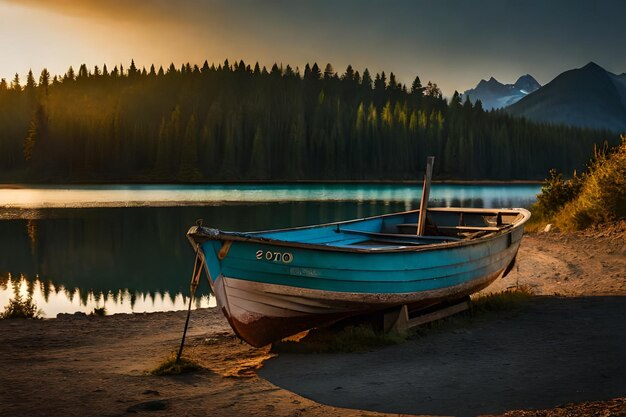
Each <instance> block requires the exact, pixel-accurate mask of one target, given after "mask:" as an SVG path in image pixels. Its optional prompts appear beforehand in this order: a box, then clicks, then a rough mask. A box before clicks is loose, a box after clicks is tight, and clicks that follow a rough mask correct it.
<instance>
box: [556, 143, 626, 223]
mask: <svg viewBox="0 0 626 417" xmlns="http://www.w3.org/2000/svg"><path fill="white" fill-rule="evenodd" d="M625 218H626V135H625V136H622V143H621V144H620V145H619V146H617V147H616V149H615V150H614V151H613V152H611V153H610V154H609V153H602V154H600V155H599V156H598V157H597V158H596V161H595V163H594V164H593V166H592V169H591V170H590V173H589V174H588V175H586V178H585V180H584V182H583V184H582V187H581V190H580V192H579V193H578V195H577V197H576V198H574V199H573V200H572V201H570V202H569V203H567V204H565V206H564V207H563V208H562V209H561V210H560V211H559V212H558V213H557V215H556V219H555V220H556V225H557V226H558V227H559V228H561V229H563V230H580V229H584V228H586V227H589V226H592V225H597V224H604V223H610V222H614V221H617V220H622V219H625Z"/></svg>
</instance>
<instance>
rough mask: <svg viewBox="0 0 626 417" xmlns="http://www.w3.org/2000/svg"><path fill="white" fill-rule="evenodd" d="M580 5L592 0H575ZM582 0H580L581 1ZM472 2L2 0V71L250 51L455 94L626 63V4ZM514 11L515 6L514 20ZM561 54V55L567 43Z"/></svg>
mask: <svg viewBox="0 0 626 417" xmlns="http://www.w3.org/2000/svg"><path fill="white" fill-rule="evenodd" d="M576 3H581V2H576ZM570 6H572V7H570ZM580 6H581V7H573V5H571V2H563V1H559V2H550V3H549V4H546V2H541V1H530V2H525V3H524V4H521V3H510V2H500V1H493V0H490V1H485V2H483V3H482V7H475V5H474V4H471V5H470V4H468V3H467V2H462V1H458V0H457V1H452V2H446V3H445V4H443V3H438V2H429V1H419V2H403V1H397V2H392V3H384V4H383V3H379V2H354V1H349V2H342V3H340V4H334V3H332V2H326V1H322V2H315V3H302V2H296V3H283V2H278V1H273V2H254V1H237V2H222V1H212V2H201V1H194V0H186V1H183V2H176V3H174V2H162V1H157V0H144V1H138V2H124V1H117V0H116V1H108V2H98V1H93V0H88V1H80V2H74V1H67V0H52V1H43V0H27V1H15V0H0V50H2V52H3V59H2V60H1V61H0V77H2V78H6V79H7V80H10V79H11V78H12V77H13V75H14V74H15V72H18V73H19V74H20V76H21V78H22V79H24V77H25V74H26V73H27V72H28V70H29V69H32V70H33V72H34V73H35V74H38V73H39V72H40V71H41V69H42V68H44V67H47V68H48V70H49V71H50V72H51V73H52V74H63V73H64V72H65V71H66V70H67V68H68V67H69V66H70V65H72V66H73V67H74V68H77V67H78V66H79V65H80V64H82V63H85V64H87V66H88V67H89V68H93V66H94V65H98V66H100V67H101V66H102V64H103V63H106V64H107V65H108V66H109V67H111V68H112V67H113V66H114V65H120V64H122V65H124V67H128V65H129V63H130V61H131V59H134V60H135V62H136V64H137V65H138V67H139V68H141V67H142V66H146V67H149V66H150V65H151V64H155V65H156V66H157V68H158V66H159V65H162V66H164V67H167V66H168V65H169V64H170V62H174V63H175V64H176V66H180V64H181V63H186V62H190V63H191V64H192V65H193V64H200V65H201V64H202V62H204V60H205V59H207V60H208V61H209V62H215V63H221V62H223V61H224V59H226V58H228V59H230V60H231V61H233V60H239V59H243V60H244V61H246V62H248V63H252V64H254V62H256V61H258V62H259V63H260V64H261V65H265V66H267V67H268V68H269V67H270V66H271V65H272V64H273V63H274V62H278V63H281V62H282V63H285V64H287V63H289V64H291V65H292V66H293V67H296V66H298V67H299V68H300V70H302V69H303V67H304V65H305V64H306V63H307V62H314V61H317V62H318V63H320V65H321V66H323V65H325V63H326V62H331V63H332V64H333V66H334V67H335V69H336V70H337V71H343V69H345V67H346V66H347V65H348V64H351V65H352V66H353V67H355V68H357V69H359V70H361V71H362V70H363V69H364V68H365V67H368V68H369V69H370V71H373V72H380V71H386V72H387V73H389V72H390V71H393V72H395V73H396V75H397V76H398V79H399V80H400V81H402V82H405V83H410V81H412V79H413V78H414V76H415V75H416V74H419V75H420V77H421V78H422V79H425V80H433V81H434V82H437V83H438V84H439V85H440V86H441V87H442V88H443V91H444V93H445V94H451V93H452V92H453V91H454V89H458V90H460V91H463V90H465V89H467V88H470V87H472V86H473V85H475V84H476V82H477V81H478V80H480V79H481V78H488V77H489V76H494V77H496V78H497V79H499V80H501V81H503V82H514V81H515V79H516V78H517V77H518V76H519V75H522V74H526V73H531V74H533V75H534V76H535V77H536V78H537V80H538V81H539V82H540V83H541V84H544V83H546V82H548V81H550V80H551V79H552V78H553V77H554V76H555V75H557V74H558V73H559V72H561V71H562V70H563V69H564V68H572V67H577V66H581V65H584V64H585V63H587V62H588V61H590V60H594V61H597V62H599V63H601V64H603V65H604V66H605V67H606V68H607V69H609V70H614V71H616V72H622V71H623V69H624V67H625V66H626V58H625V57H624V56H623V54H615V53H614V52H613V51H615V50H618V49H616V48H618V45H623V44H625V43H626V34H625V33H624V31H621V30H620V28H621V22H619V19H620V16H624V14H626V10H625V7H626V6H625V5H624V4H623V3H621V2H602V4H601V5H597V6H596V5H595V4H587V3H584V5H583V4H582V3H581V5H580ZM503 16H509V17H508V18H503ZM557 52H558V53H557Z"/></svg>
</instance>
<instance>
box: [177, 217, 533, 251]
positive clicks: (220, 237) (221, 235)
mask: <svg viewBox="0 0 626 417" xmlns="http://www.w3.org/2000/svg"><path fill="white" fill-rule="evenodd" d="M428 211H430V212H455V213H473V214H477V213H486V214H493V215H497V214H498V213H501V214H517V215H522V218H521V219H519V220H517V221H516V222H514V223H511V226H510V227H506V228H503V229H502V230H499V231H493V232H491V233H488V234H487V235H485V236H481V237H479V238H476V239H463V240H459V241H454V242H443V243H432V244H425V245H419V246H418V245H415V246H395V247H394V246H392V247H388V248H356V247H349V246H331V245H325V244H318V243H302V242H297V241H286V240H280V239H273V238H268V237H261V236H256V235H257V234H261V233H274V232H288V231H295V230H306V229H315V228H322V227H329V226H339V225H345V224H351V223H358V222H362V221H367V220H373V219H379V218H385V217H391V216H399V215H406V214H412V213H416V212H419V210H409V211H404V212H397V213H388V214H382V215H378V216H371V217H365V218H361V219H351V220H344V221H338V222H331V223H324V224H316V225H309V226H298V227H291V228H285V229H272V230H264V231H257V232H251V233H253V234H248V233H245V232H226V231H222V230H219V229H211V230H212V231H217V234H215V233H211V234H208V233H204V232H203V229H209V228H207V227H204V226H198V225H196V226H192V227H191V228H190V229H189V231H188V232H187V237H188V239H189V240H192V241H193V242H194V243H196V244H202V243H204V242H206V241H207V240H217V241H235V242H246V243H259V244H264V245H274V246H281V247H290V248H297V249H306V250H321V251H329V252H349V253H370V254H372V253H398V252H400V253H402V252H421V251H426V250H443V249H449V248H456V247H462V246H469V245H476V244H480V243H484V242H487V241H490V240H492V239H495V238H498V237H500V236H502V235H505V234H509V233H512V232H513V231H514V230H516V229H518V228H520V227H522V226H523V225H524V224H525V223H526V222H527V221H528V220H529V219H530V215H531V214H530V211H528V210H526V209H524V208H505V209H482V208H456V207H438V208H429V209H428Z"/></svg>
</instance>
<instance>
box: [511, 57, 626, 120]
mask: <svg viewBox="0 0 626 417" xmlns="http://www.w3.org/2000/svg"><path fill="white" fill-rule="evenodd" d="M507 111H508V112H509V113H511V114H513V115H516V116H523V117H526V118H528V119H530V120H535V121H539V122H544V123H546V122H547V123H555V124H566V125H571V126H578V127H586V128H593V129H608V130H612V131H616V132H617V131H620V132H621V131H626V80H624V79H621V78H620V77H619V76H616V75H614V74H611V73H609V72H608V71H606V70H605V69H604V68H602V67H600V66H599V65H598V64H596V63H595V62H589V63H588V64H587V65H585V66H584V67H582V68H576V69H571V70H568V71H565V72H563V73H561V74H559V75H558V76H556V77H555V78H554V79H553V80H552V81H550V82H549V83H548V84H546V85H545V86H543V87H542V88H541V89H540V90H539V91H537V92H535V93H533V94H529V95H528V96H526V97H524V98H523V99H522V100H520V101H518V102H517V103H515V104H513V105H512V106H510V107H509V108H508V109H507Z"/></svg>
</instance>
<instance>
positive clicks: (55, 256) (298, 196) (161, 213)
mask: <svg viewBox="0 0 626 417" xmlns="http://www.w3.org/2000/svg"><path fill="white" fill-rule="evenodd" d="M539 191H540V185H538V184H532V185H528V184H513V185H449V184H434V185H433V187H432V190H431V197H430V204H431V206H439V207H450V206H460V207H528V206H530V204H532V203H533V202H534V201H535V196H536V194H537V193H538V192H539ZM420 196H421V185H406V184H296V185H280V184H272V185H202V186H196V185H193V186H192V185H190V186H179V185H171V186H169V185H168V186H158V185H146V186H139V185H132V186H71V187H52V186H40V187H17V188H2V189H0V308H2V307H3V306H5V305H6V304H7V303H8V301H9V299H11V298H13V296H14V294H15V292H16V291H19V292H20V294H22V295H23V296H28V295H32V297H33V300H34V302H35V303H36V304H37V306H38V307H39V308H40V309H41V310H42V312H43V314H44V317H56V315H57V314H59V313H73V312H78V311H80V312H85V313H90V312H92V311H93V310H94V308H96V307H105V308H106V311H107V314H114V313H130V312H153V311H169V310H180V309H185V308H186V303H187V302H188V298H187V297H188V295H189V289H188V286H189V281H190V278H191V272H192V269H193V260H194V253H193V251H192V250H191V247H190V246H189V243H188V242H187V239H186V237H185V232H186V231H187V230H188V229H189V227H190V226H192V225H193V224H195V221H196V219H204V224H205V225H210V226H213V227H217V228H221V229H226V230H236V231H247V230H262V229H272V228H281V227H291V226H303V225H309V224H316V223H324V222H332V221H338V220H347V219H352V218H360V217H368V216H375V215H378V214H383V213H391V212H395V211H404V210H410V209H413V208H418V207H419V199H420ZM214 305H215V299H214V298H213V296H212V295H211V294H210V288H209V285H208V282H207V280H206V278H204V277H203V279H202V281H201V284H200V287H199V288H198V293H197V298H196V300H195V307H196V308H197V307H209V306H214Z"/></svg>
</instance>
